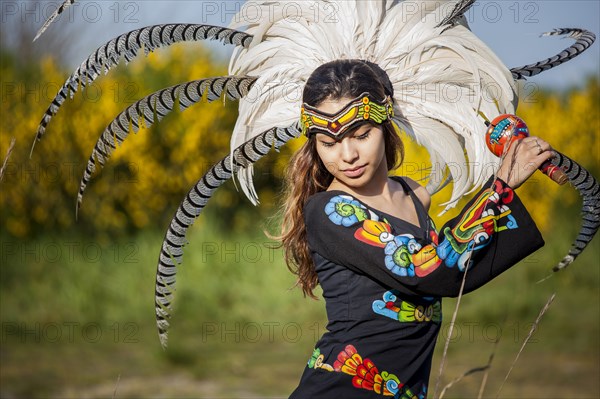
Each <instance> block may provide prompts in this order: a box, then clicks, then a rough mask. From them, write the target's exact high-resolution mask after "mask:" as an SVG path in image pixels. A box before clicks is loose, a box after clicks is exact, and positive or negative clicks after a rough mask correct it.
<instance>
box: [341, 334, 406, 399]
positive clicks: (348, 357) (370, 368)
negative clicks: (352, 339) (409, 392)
mask: <svg viewBox="0 0 600 399" xmlns="http://www.w3.org/2000/svg"><path fill="white" fill-rule="evenodd" d="M333 369H334V370H335V371H337V372H342V373H345V374H348V375H351V376H353V378H352V385H354V387H355V388H361V389H367V390H369V391H374V392H376V393H378V394H381V395H384V396H394V395H396V394H397V393H398V392H399V390H400V389H401V388H402V387H403V384H401V383H400V380H398V377H396V376H395V375H394V374H390V373H388V372H386V371H382V372H381V373H380V372H379V370H378V369H377V367H376V366H375V364H374V363H373V362H372V361H371V360H370V359H363V358H362V356H360V355H359V354H358V353H357V351H356V348H355V347H354V346H353V345H347V346H346V348H345V349H344V350H343V351H341V352H340V353H339V354H338V356H337V360H336V361H335V363H333Z"/></svg>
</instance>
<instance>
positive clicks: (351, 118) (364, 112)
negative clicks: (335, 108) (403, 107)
mask: <svg viewBox="0 0 600 399" xmlns="http://www.w3.org/2000/svg"><path fill="white" fill-rule="evenodd" d="M393 116H394V110H393V105H392V99H391V98H390V97H389V96H386V97H385V98H384V99H383V100H382V101H378V100H376V99H375V98H374V97H373V96H371V94H369V93H367V92H365V93H363V94H361V95H360V96H358V97H357V98H355V99H354V100H352V101H350V102H349V103H348V105H346V106H345V107H344V108H342V110H341V111H339V112H337V113H335V114H328V113H325V112H322V111H319V110H318V109H317V108H315V107H312V106H310V105H308V104H306V103H305V104H303V106H302V110H301V118H302V119H301V122H302V133H303V134H304V135H305V136H307V137H310V136H311V135H313V134H317V133H323V134H326V135H327V136H329V137H332V138H334V139H338V138H341V137H343V136H344V135H345V134H346V133H347V132H348V131H349V129H350V127H351V126H354V125H356V124H357V123H360V122H365V121H373V122H375V123H377V124H378V125H381V124H382V123H383V122H385V121H387V120H388V119H390V118H392V117H393Z"/></svg>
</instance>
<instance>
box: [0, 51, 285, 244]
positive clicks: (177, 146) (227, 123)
mask: <svg viewBox="0 0 600 399" xmlns="http://www.w3.org/2000/svg"><path fill="white" fill-rule="evenodd" d="M158 52H161V53H162V54H156V53H154V54H150V55H149V56H148V57H147V58H144V57H143V56H139V57H138V58H137V59H136V60H135V61H133V62H132V64H131V65H130V66H129V67H128V68H123V67H122V66H119V67H118V68H116V69H115V70H112V71H110V73H109V74H108V75H107V76H102V77H100V78H98V79H97V80H96V81H95V82H93V83H92V84H91V85H90V86H89V87H88V88H86V89H85V90H84V91H81V90H79V91H78V92H77V93H76V94H75V97H74V100H71V101H68V100H67V101H66V102H65V104H64V105H63V107H61V109H60V110H59V112H58V114H57V115H56V116H55V117H54V118H53V119H52V120H51V121H50V124H49V125H48V128H47V130H46V134H45V135H44V136H43V137H42V140H41V141H40V142H38V143H37V144H36V146H35V150H34V152H33V155H32V157H31V159H30V158H29V150H30V147H31V144H32V142H33V139H34V137H35V132H36V129H37V125H38V123H39V121H40V119H41V117H42V115H43V113H44V112H45V110H46V108H47V107H48V105H49V104H50V103H51V101H52V99H53V97H54V95H55V94H56V93H57V91H58V89H59V88H60V86H61V85H62V84H63V82H64V81H65V79H66V78H67V76H68V75H67V74H66V73H65V72H64V71H62V70H61V69H60V68H59V67H58V66H57V65H56V64H55V63H54V62H53V61H52V60H51V59H45V60H43V62H41V63H40V64H39V65H28V66H27V68H25V69H24V68H22V66H19V65H16V62H14V61H13V60H12V59H11V57H10V56H5V57H2V65H1V74H2V86H3V98H2V103H1V110H2V115H3V118H2V121H1V122H0V144H1V146H2V149H1V151H0V152H1V153H2V158H4V156H5V154H6V150H7V148H8V145H9V142H10V140H11V138H12V137H15V138H16V145H15V148H14V151H13V152H12V154H11V157H10V159H9V161H8V163H7V166H6V170H5V175H4V179H3V182H2V183H1V185H2V186H1V190H2V196H1V197H0V210H1V216H2V218H1V219H2V222H1V223H2V230H3V231H6V232H8V233H9V234H10V235H12V236H15V237H21V238H23V237H28V236H31V235H32V234H34V233H37V232H43V231H48V232H53V233H56V232H60V231H68V230H69V229H70V228H72V227H73V224H74V223H75V222H76V219H75V200H76V196H77V192H78V189H79V181H80V179H81V176H82V174H83V171H84V169H85V166H86V163H87V160H88V158H89V156H90V155H91V153H92V149H93V147H94V145H95V143H96V140H97V139H98V138H99V137H100V134H101V133H102V131H103V130H104V129H105V128H106V126H108V124H109V123H110V122H111V121H112V119H113V118H115V117H116V116H117V115H118V114H119V113H120V112H121V111H122V110H124V109H125V108H126V107H127V106H129V105H131V104H133V103H134V102H135V101H137V100H139V99H141V98H142V97H144V96H145V95H148V94H150V93H152V92H154V91H157V90H159V89H162V88H164V87H168V86H171V85H175V84H179V83H183V82H186V81H190V80H196V79H201V78H206V77H213V76H223V75H226V74H227V71H226V68H225V66H223V65H218V64H216V63H215V62H213V61H212V60H211V57H210V55H209V53H208V51H207V50H202V49H200V50H198V46H196V47H194V51H193V52H192V51H189V50H188V49H187V48H186V45H179V46H174V47H173V48H172V49H169V50H158V51H157V53H158ZM166 53H168V55H167V54H166ZM165 55H167V56H165ZM236 115H237V102H231V101H227V102H226V103H225V104H224V102H223V101H222V100H217V101H215V102H214V103H211V104H208V103H207V102H206V100H203V101H202V102H201V103H200V104H196V105H194V106H192V107H190V108H188V109H187V110H186V111H184V112H178V111H175V112H173V113H172V114H171V115H168V116H167V117H166V118H164V119H163V120H162V121H161V122H160V123H155V124H154V125H153V126H151V127H149V128H147V129H141V130H140V131H138V132H137V134H134V133H133V131H131V132H130V135H129V137H128V139H127V140H126V141H125V142H124V143H123V145H122V146H121V147H122V148H121V147H119V148H117V150H116V151H115V152H114V153H113V155H112V157H111V159H110V160H109V161H108V163H107V164H106V167H105V168H104V169H103V170H102V171H101V172H99V173H98V172H97V173H96V175H95V176H94V177H93V179H92V181H91V183H90V185H89V186H88V188H87V190H86V192H85V195H84V198H83V205H82V208H81V209H80V210H79V219H80V220H79V223H80V224H83V225H84V226H86V227H89V232H90V233H91V234H98V233H119V232H121V233H123V232H125V233H126V232H131V231H132V230H135V229H142V228H147V227H159V228H160V229H165V228H166V226H167V224H168V222H169V220H170V218H171V217H172V216H173V214H174V213H175V211H176V209H177V206H178V205H179V203H180V202H181V200H182V199H183V198H184V196H185V194H186V193H187V191H188V190H189V189H190V188H191V187H192V185H193V184H195V183H196V181H197V180H198V179H200V178H201V177H202V176H203V174H204V173H206V172H207V171H208V170H209V168H210V167H211V166H212V165H213V164H214V163H215V162H218V161H219V160H220V159H221V158H223V157H225V156H226V155H227V154H228V152H229V139H230V137H231V131H232V128H233V125H234V122H235V118H236ZM282 153H285V151H282ZM267 158H268V159H267V161H266V162H262V163H261V162H259V164H258V165H257V168H261V167H263V166H264V168H265V169H259V171H258V172H257V173H256V182H257V186H259V187H261V189H260V190H259V196H260V198H261V200H262V201H263V202H266V203H269V202H272V201H274V197H275V191H276V190H277V184H276V181H277V176H274V175H273V173H271V172H270V170H271V169H273V168H275V167H278V166H279V163H276V162H274V158H273V157H267ZM242 204H244V205H242ZM262 208H265V207H262ZM267 208H268V207H267ZM208 209H209V210H212V211H213V212H214V213H215V214H218V218H216V219H215V220H218V221H220V222H221V223H223V224H224V225H228V224H229V223H233V222H235V223H237V224H238V225H239V226H240V228H243V227H244V226H250V225H251V223H249V222H247V220H252V219H253V218H249V217H248V218H247V217H245V216H244V215H245V214H247V213H252V212H253V211H252V206H251V205H249V202H248V201H246V200H245V198H244V197H243V194H238V193H237V192H236V188H235V186H234V185H233V184H231V183H228V184H226V185H225V186H224V188H223V189H221V190H220V191H219V192H217V194H216V195H215V197H214V198H213V200H211V204H210V206H209V207H208ZM256 212H263V214H262V216H266V214H265V213H264V212H266V210H265V209H261V208H258V210H257V211H256Z"/></svg>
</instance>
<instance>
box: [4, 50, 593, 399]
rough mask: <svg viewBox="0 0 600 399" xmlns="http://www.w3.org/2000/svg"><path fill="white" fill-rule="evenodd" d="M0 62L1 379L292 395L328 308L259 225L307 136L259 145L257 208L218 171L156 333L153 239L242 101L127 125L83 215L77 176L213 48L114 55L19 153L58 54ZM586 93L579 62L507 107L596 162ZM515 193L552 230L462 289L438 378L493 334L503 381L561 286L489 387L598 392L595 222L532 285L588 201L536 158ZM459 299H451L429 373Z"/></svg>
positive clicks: (490, 343)
mask: <svg viewBox="0 0 600 399" xmlns="http://www.w3.org/2000/svg"><path fill="white" fill-rule="evenodd" d="M24 53H27V52H24ZM0 64H1V65H0V68H1V69H0V74H1V75H0V76H1V78H0V79H1V80H2V82H1V83H2V101H1V112H2V118H1V122H0V144H1V148H0V155H1V157H2V159H4V156H5V154H6V151H7V149H8V146H9V142H10V140H11V138H13V137H14V138H16V145H15V147H14V151H13V152H12V154H11V157H10V160H9V161H8V163H7V167H6V170H5V175H4V180H3V181H2V183H0V195H1V197H0V212H1V213H0V216H1V229H2V231H1V234H0V240H1V247H0V250H1V254H0V262H1V268H0V271H1V280H0V284H1V286H0V289H1V291H0V295H1V303H0V311H1V325H2V329H1V333H2V335H1V341H0V361H1V368H0V395H1V396H2V397H6V398H13V397H14V398H19V397H27V398H30V397H78V398H83V397H94V398H95V397H111V396H113V395H115V396H116V397H119V398H130V397H131V398H133V397H201V398H242V397H243V398H247V397H287V395H289V393H290V392H291V391H292V390H293V389H294V387H295V386H296V384H297V383H298V381H299V377H300V375H301V373H302V371H303V368H304V366H305V362H306V361H307V360H308V358H309V356H310V355H311V353H312V349H313V345H314V343H315V341H316V340H317V339H318V338H319V336H320V335H321V334H322V333H323V332H324V331H325V325H326V322H327V320H326V317H325V311H324V303H323V301H322V300H319V301H313V300H310V299H305V298H303V297H302V294H301V292H300V291H299V290H298V289H294V288H293V286H294V277H293V276H292V275H291V274H290V273H289V272H288V270H287V268H286V266H285V264H284V262H283V260H282V253H281V250H280V249H275V248H274V243H273V242H272V241H270V240H269V239H268V238H266V236H265V234H264V231H265V230H266V231H270V232H272V233H275V232H277V228H278V225H280V222H279V219H278V217H279V216H278V214H277V209H278V205H279V204H280V201H281V194H280V191H281V175H282V170H283V167H284V165H285V164H286V162H287V160H288V159H289V156H290V154H291V153H292V152H293V151H294V150H295V149H297V148H298V147H299V146H300V145H301V143H302V140H301V139H298V140H295V141H294V142H292V143H290V145H288V146H287V147H286V148H285V149H284V150H282V152H281V153H279V154H271V155H269V156H268V157H266V158H265V159H264V160H262V161H261V162H259V163H258V164H257V166H256V183H257V184H256V185H257V189H258V192H259V197H260V199H261V205H260V206H259V207H253V206H251V205H250V204H249V202H248V201H247V200H246V199H245V198H244V197H243V194H241V193H238V192H237V190H236V188H235V186H234V185H233V184H232V183H231V182H229V183H227V184H226V185H225V186H224V187H223V188H222V189H220V190H219V191H218V193H217V194H216V195H215V197H214V198H213V199H212V200H211V203H210V205H209V206H208V207H207V209H206V212H205V213H204V214H203V215H202V216H201V217H200V218H199V219H198V220H197V221H196V224H195V225H194V227H193V228H192V229H191V231H190V233H189V234H188V240H189V241H190V245H188V246H187V248H186V253H185V257H184V264H183V266H182V267H181V268H180V270H179V274H178V290H177V295H176V301H175V312H174V317H173V319H172V321H173V322H172V327H171V330H170V341H169V348H168V349H167V350H166V351H163V350H162V349H161V348H160V345H159V342H158V338H157V334H156V329H155V324H154V298H153V294H154V293H153V291H154V273H155V268H156V262H157V259H158V254H159V251H160V245H161V243H162V239H163V236H164V232H165V229H166V228H167V226H168V223H169V221H170V218H171V217H172V216H173V214H174V212H175V210H176V208H177V206H178V204H179V202H180V201H181V199H182V198H183V196H184V195H185V193H186V192H187V190H188V189H189V187H191V185H192V184H194V183H195V182H196V180H197V179H198V178H200V177H201V176H202V174H203V173H204V172H206V171H207V170H208V168H209V167H210V166H211V165H212V164H213V163H214V162H216V161H218V160H219V159H220V158H222V157H224V156H225V155H226V154H227V152H228V148H229V147H228V144H229V137H230V132H231V130H232V127H233V123H234V121H235V118H236V103H232V102H227V103H225V104H223V102H221V101H216V102H215V103H213V104H207V103H202V104H198V105H196V106H194V107H191V108H190V109H189V110H187V111H185V112H183V113H174V114H172V115H170V116H168V117H167V118H165V119H164V120H163V121H162V122H161V123H160V124H157V125H155V126H152V127H151V128H149V129H145V130H142V131H140V132H138V133H137V134H132V135H131V136H130V138H129V139H128V140H127V141H126V142H125V144H124V145H123V147H124V148H119V149H118V150H117V151H116V153H115V154H114V156H113V158H112V159H111V161H110V162H109V164H108V165H107V167H106V168H105V169H104V170H103V171H102V173H101V175H100V176H96V178H95V179H94V180H93V181H92V183H91V184H90V186H89V188H88V191H87V193H86V196H85V197H84V201H83V207H82V209H81V210H80V212H79V220H78V221H76V220H75V217H74V209H75V198H76V194H77V189H78V184H79V179H80V176H81V174H82V172H83V169H84V167H85V162H86V161H87V158H88V157H89V155H90V153H91V150H92V148H93V146H94V143H95V140H96V139H97V138H98V136H99V134H100V133H101V132H102V130H103V129H104V128H105V127H106V125H108V123H109V122H110V121H111V120H112V118H114V117H115V116H116V115H117V114H118V112H120V111H121V110H122V109H123V108H125V107H126V106H128V105H130V104H132V103H133V102H134V101H136V100H138V99H140V98H141V97H142V96H144V95H146V94H149V93H151V92H152V91H155V90H158V89H160V88H163V87H166V86H169V85H172V84H177V83H180V82H184V81H186V80H193V79H198V78H200V77H209V76H219V75H225V74H226V67H225V65H223V64H222V63H220V62H219V61H216V60H214V59H212V58H211V53H210V52H209V51H208V50H203V47H202V46H199V45H195V46H186V45H178V46H174V47H173V48H172V49H169V50H159V51H158V52H157V53H156V54H151V55H150V56H149V57H148V58H144V57H139V59H137V60H135V61H134V62H132V63H131V64H130V66H129V67H127V68H124V67H123V66H120V67H118V68H116V70H114V71H112V72H111V73H110V74H109V75H107V76H105V77H102V78H100V79H98V80H97V81H96V82H95V83H94V84H93V85H92V87H90V89H88V90H86V91H85V92H83V93H78V94H77V95H76V96H75V98H74V100H73V101H68V102H67V103H66V105H65V106H64V107H63V108H62V109H61V110H60V112H59V114H58V115H57V116H56V117H55V118H54V119H53V120H52V122H51V124H50V125H49V129H48V131H47V134H46V135H45V136H44V138H43V139H42V141H41V142H40V143H38V144H37V146H36V149H35V151H34V153H33V156H32V158H31V159H29V150H30V147H31V143H32V141H33V138H34V134H35V131H36V128H37V124H38V123H39V120H40V118H41V116H42V115H43V112H44V111H45V109H46V107H47V106H48V105H49V104H50V101H51V100H52V98H53V96H54V94H55V93H56V91H57V90H58V88H59V87H60V85H62V83H63V82H64V79H65V78H66V76H68V73H69V71H66V70H65V69H64V68H63V67H61V66H60V65H58V63H57V62H56V61H55V60H54V59H51V58H44V59H34V58H31V57H23V56H22V55H20V54H16V53H13V52H9V51H8V50H6V49H3V50H2V53H1V57H0ZM598 104H600V85H599V82H598V80H597V79H593V78H590V79H588V80H587V83H586V84H585V85H584V86H583V87H579V88H577V89H573V90H567V91H562V92H552V91H546V90H543V89H539V88H536V90H533V91H532V90H530V89H528V90H527V92H526V93H525V95H524V101H523V102H522V104H521V105H520V107H519V110H518V113H519V115H520V116H522V117H523V118H524V119H525V120H526V121H527V123H528V125H529V127H530V129H531V131H532V132H533V134H535V135H539V136H541V137H543V138H544V139H546V140H547V141H549V142H550V143H551V144H552V145H553V146H554V147H555V148H557V149H559V150H561V151H562V152H564V153H565V154H567V155H569V156H571V157H572V158H574V159H575V160H577V161H579V162H580V163H581V164H582V165H584V166H586V167H587V168H589V170H590V171H591V172H592V173H594V174H595V175H596V176H600V164H599V159H600V153H599V144H598V143H599V142H598V138H599V132H600V117H599V111H598ZM405 142H406V145H407V148H408V155H407V159H406V162H405V164H404V165H403V167H401V168H400V169H399V170H398V171H397V173H398V174H402V175H409V176H410V177H413V178H415V179H419V178H420V177H421V174H422V173H423V172H422V170H423V169H425V168H426V167H427V166H428V165H427V164H426V162H424V161H423V160H426V159H428V158H427V157H426V156H425V153H424V150H423V149H421V148H418V147H417V146H416V145H414V144H412V143H410V142H408V139H406V138H405ZM518 194H519V195H520V196H521V197H522V199H523V201H524V202H525V204H526V205H527V206H528V209H530V211H531V213H532V214H533V217H534V219H535V220H536V222H537V223H538V225H539V227H540V228H541V229H542V231H543V233H544V237H545V239H546V246H545V247H544V248H543V249H542V250H540V251H538V252H537V253H535V254H533V255H532V256H530V257H529V258H528V259H526V260H524V261H523V262H522V263H521V264H520V265H518V266H516V267H515V268H514V269H513V270H511V271H510V272H508V273H506V274H504V275H502V276H500V277H499V278H497V279H496V280H495V281H493V282H492V283H490V284H489V285H487V286H486V287H485V288H483V289H480V290H479V291H477V292H475V293H472V294H469V295H467V296H465V297H464V298H463V300H462V304H461V308H460V311H459V315H458V319H457V320H458V324H457V325H456V329H455V334H454V335H453V336H452V341H451V345H450V348H449V354H448V358H447V360H446V367H445V371H444V375H443V380H442V383H446V382H448V381H450V380H451V379H453V378H455V377H457V376H459V375H461V374H462V373H463V372H465V371H466V370H468V369H470V368H473V367H476V366H480V365H484V364H485V363H486V362H487V360H488V357H489V356H490V354H491V353H492V351H493V348H494V342H495V340H496V339H497V338H500V341H499V344H498V347H497V349H496V351H495V358H494V362H493V363H492V368H491V370H490V373H489V376H488V378H487V386H486V390H485V394H484V397H495V396H496V392H497V390H498V388H499V386H500V384H501V383H502V380H503V379H504V376H505V375H506V373H507V371H508V369H509V367H510V364H511V362H512V361H513V359H514V357H515V356H516V353H517V351H518V349H519V347H520V345H521V343H522V342H523V340H524V339H525V337H526V336H527V334H528V332H529V330H530V328H531V325H532V322H533V321H534V320H535V318H536V316H537V315H538V312H539V311H540V309H541V308H542V307H543V305H544V304H545V303H546V301H547V300H548V298H549V297H550V295H551V294H552V293H554V292H555V293H556V299H555V301H554V303H553V304H552V305H551V306H550V309H549V310H548V312H547V313H546V315H545V316H544V317H543V319H542V321H541V323H540V324H539V326H538V330H537V331H536V332H535V334H534V335H533V337H532V342H530V343H529V344H528V345H527V346H526V348H525V350H524V352H523V354H522V355H521V358H520V360H519V362H518V363H517V364H516V367H515V369H514V370H513V372H512V374H511V376H510V378H509V380H508V382H507V383H506V384H505V386H504V387H503V389H502V392H501V393H500V397H504V398H508V397H510V398H512V397H520V398H522V397H527V398H559V397H560V398H595V397H598V396H599V395H600V386H599V384H600V383H599V379H598V376H599V375H600V356H599V352H600V344H599V336H600V294H599V292H600V289H599V287H600V285H599V283H600V272H599V266H600V265H599V263H600V261H599V260H600V244H599V240H598V238H596V239H595V240H594V241H593V242H592V243H591V245H590V246H589V247H588V248H587V249H586V251H585V252H584V254H583V255H582V256H581V257H580V258H579V259H577V261H576V262H575V263H574V264H573V265H572V266H571V267H570V268H569V269H567V270H565V271H563V272H561V273H559V274H556V275H554V276H552V277H551V278H550V279H548V280H546V281H544V282H543V283H540V284H536V282H537V281H539V280H540V279H543V278H544V277H546V276H547V275H548V274H549V273H550V270H551V268H552V266H554V264H555V263H556V262H557V261H558V260H560V259H561V258H562V256H563V255H564V254H566V252H567V251H568V249H569V246H570V243H571V242H572V241H573V239H574V238H575V236H576V235H577V232H578V229H579V226H580V216H579V212H580V210H581V202H580V199H579V197H578V195H577V193H576V192H575V191H574V190H573V189H572V188H570V187H558V186H555V185H554V184H553V183H552V182H549V181H548V180H547V179H546V178H545V177H543V176H541V175H540V174H539V173H538V174H536V175H535V176H534V177H533V178H532V179H531V180H530V182H529V183H528V184H526V185H525V186H524V187H522V188H521V189H519V191H518ZM448 198H449V192H448V191H447V190H446V191H444V192H442V193H440V194H439V195H437V196H436V197H434V205H433V207H432V214H435V213H437V212H436V210H437V209H439V210H441V208H438V207H436V204H440V203H442V202H444V201H445V200H447V199H448ZM459 208H460V206H459ZM455 212H456V211H454V212H449V213H448V214H447V215H444V217H441V218H440V217H437V220H436V222H437V224H438V225H441V223H442V222H443V220H446V219H447V218H449V217H451V216H453V214H455ZM454 304H455V301H454V300H446V301H445V302H444V310H445V318H444V328H443V329H442V334H441V336H440V341H439V343H438V348H437V352H436V358H435V359H434V367H433V371H432V380H431V384H432V387H433V384H434V383H435V377H436V376H437V369H438V365H439V360H440V352H441V349H442V348H443V344H444V339H445V337H446V336H447V332H448V322H449V321H450V318H451V315H452V312H453V309H454ZM482 377H483V375H482V374H475V375H473V376H470V377H467V378H465V379H464V380H463V381H461V382H460V383H458V384H456V385H455V386H454V387H452V388H451V389H450V390H449V391H448V392H447V394H446V396H445V397H461V398H466V397H477V395H478V392H479V389H480V384H481V381H482Z"/></svg>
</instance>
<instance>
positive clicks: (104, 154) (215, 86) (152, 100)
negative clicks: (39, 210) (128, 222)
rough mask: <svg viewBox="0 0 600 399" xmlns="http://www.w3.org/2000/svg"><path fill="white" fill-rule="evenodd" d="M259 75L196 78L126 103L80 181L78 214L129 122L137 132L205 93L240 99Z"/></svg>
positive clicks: (207, 95)
mask: <svg viewBox="0 0 600 399" xmlns="http://www.w3.org/2000/svg"><path fill="white" fill-rule="evenodd" d="M256 79H257V78H254V77H249V76H241V77H238V76H222V77H216V78H208V79H201V80H194V81H191V82H187V83H182V84H178V85H175V86H171V87H167V88H166V89H162V90H159V91H157V92H155V93H152V94H150V95H148V96H146V97H144V98H143V99H141V100H139V101H138V102H136V103H135V104H132V105H130V106H129V107H127V108H126V109H125V110H124V111H123V112H121V113H120V114H119V115H118V116H117V117H116V118H115V119H114V120H113V121H112V122H111V123H110V124H109V125H108V126H107V127H106V129H104V132H102V135H101V136H100V138H99V139H98V141H97V142H96V145H95V146H94V150H93V151H92V155H90V158H89V159H88V162H87V166H86V168H85V171H84V173H83V177H82V178H81V181H80V183H79V193H78V194H77V208H76V210H75V214H76V215H77V212H78V211H79V208H80V207H81V201H82V200H83V192H84V191H85V189H86V187H87V185H88V183H89V181H90V179H91V177H92V174H93V173H94V172H95V171H96V169H97V168H99V169H101V168H102V167H103V166H104V164H105V163H106V161H108V159H109V158H110V156H111V154H112V153H113V151H114V150H115V149H116V148H117V145H120V144H122V143H123V141H125V139H126V138H127V136H128V135H129V131H130V126H131V128H133V131H134V132H136V133H137V131H138V130H139V128H140V122H141V123H143V124H144V125H145V127H150V126H151V125H152V124H153V123H154V122H158V121H160V120H162V118H163V117H164V116H165V115H167V114H168V113H170V112H171V111H173V109H174V108H175V107H177V106H179V108H180V110H181V111H184V110H186V109H187V108H188V107H190V106H191V105H194V104H195V103H197V102H199V101H200V100H201V99H202V98H203V96H204V95H205V94H206V98H207V100H208V101H209V102H212V101H214V100H217V99H219V98H220V97H221V95H222V94H223V92H224V91H225V93H226V95H227V98H228V99H230V100H236V99H240V98H242V97H244V96H245V95H246V94H248V91H249V90H250V88H251V87H252V85H253V84H254V82H255V81H256ZM155 117H156V119H155Z"/></svg>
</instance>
